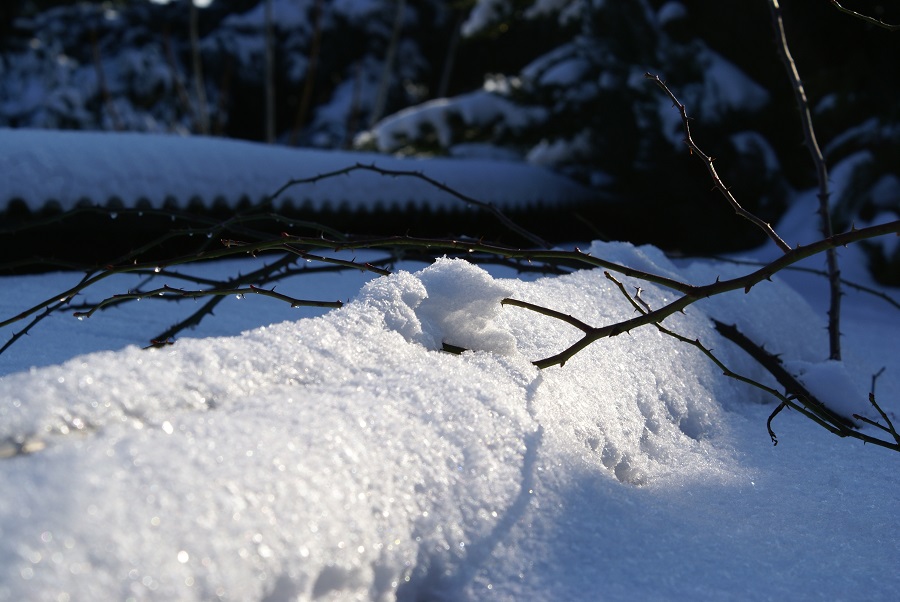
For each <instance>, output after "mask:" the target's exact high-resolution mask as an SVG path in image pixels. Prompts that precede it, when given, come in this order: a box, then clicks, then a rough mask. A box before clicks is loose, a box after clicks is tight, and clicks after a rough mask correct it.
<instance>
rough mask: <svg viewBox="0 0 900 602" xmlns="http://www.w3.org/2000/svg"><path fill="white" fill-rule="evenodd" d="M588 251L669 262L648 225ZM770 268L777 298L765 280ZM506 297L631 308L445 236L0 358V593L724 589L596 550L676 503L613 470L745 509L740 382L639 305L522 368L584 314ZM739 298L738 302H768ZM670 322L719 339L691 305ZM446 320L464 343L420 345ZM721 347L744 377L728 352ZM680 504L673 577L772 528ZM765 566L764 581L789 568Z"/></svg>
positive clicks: (796, 322)
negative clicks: (212, 320)
mask: <svg viewBox="0 0 900 602" xmlns="http://www.w3.org/2000/svg"><path fill="white" fill-rule="evenodd" d="M594 250H595V252H603V253H604V256H605V257H608V258H612V259H613V260H619V261H622V262H625V263H630V264H632V265H636V264H640V265H644V266H649V267H653V268H654V269H657V270H660V271H664V272H670V273H674V272H675V270H676V268H675V266H673V265H672V264H671V263H669V262H668V260H666V259H665V258H664V256H663V255H662V254H661V253H659V252H658V251H656V250H655V249H650V248H644V249H635V248H633V247H631V246H630V245H625V244H620V245H605V246H603V247H602V249H601V247H600V246H599V245H597V246H595V249H594ZM690 271H691V270H688V272H690ZM701 271H702V270H701ZM766 287H768V290H769V291H771V293H772V294H773V295H775V296H776V297H777V296H785V295H786V296H787V297H788V298H789V299H790V300H791V301H794V299H793V298H791V294H790V292H789V289H787V288H786V287H784V286H783V285H781V284H778V283H768V284H766V285H764V287H763V288H764V289H765V288H766ZM667 294H668V293H667V292H666V291H663V290H661V289H658V288H656V287H652V286H650V287H647V290H646V291H645V293H644V298H645V299H647V300H648V301H649V302H650V303H651V304H652V303H662V302H663V301H664V300H665V296H666V295H667ZM507 295H512V296H516V297H517V298H521V299H523V300H529V301H533V302H539V303H543V304H546V305H548V306H551V307H553V308H555V309H558V310H561V311H564V312H567V313H572V314H575V315H578V316H579V317H580V318H582V319H584V320H587V321H589V322H596V323H600V322H606V321H611V320H620V319H622V318H625V317H628V316H629V315H630V307H629V306H627V305H626V304H625V303H624V302H623V299H622V298H621V293H620V292H619V291H618V290H617V289H615V288H614V287H613V286H612V285H611V283H610V282H609V281H607V280H606V279H605V278H603V276H602V274H601V273H600V272H598V271H590V272H581V273H577V274H573V275H569V276H565V277H557V278H546V279H540V280H538V281H535V282H525V281H521V280H505V279H495V278H492V277H491V276H490V275H488V274H487V273H486V272H484V271H483V270H482V269H481V268H479V267H476V266H473V265H470V264H468V263H466V262H463V261H461V260H439V261H438V262H437V263H436V264H434V265H433V266H431V267H428V268H426V269H424V270H422V271H420V272H416V273H408V272H398V273H396V274H394V275H393V276H390V277H384V278H380V279H377V280H374V281H372V282H371V283H369V284H368V285H366V286H365V287H364V288H363V290H362V291H361V292H360V294H359V295H358V296H357V298H356V299H355V300H354V301H353V302H351V303H349V304H348V305H346V306H345V307H344V308H342V309H341V310H336V311H332V312H330V313H328V314H326V315H324V316H322V317H319V318H314V319H303V320H299V321H294V322H285V323H282V324H278V325H274V326H270V327H265V328H259V329H256V330H253V331H249V332H246V333H245V334H243V335H241V336H239V337H223V338H210V339H194V340H187V339H186V340H182V341H180V342H179V343H177V344H176V345H174V346H172V347H169V348H165V349H161V350H154V351H141V350H138V349H137V348H133V347H132V348H128V349H125V350H122V351H119V352H99V353H94V354H90V355H85V356H81V357H77V358H74V359H72V360H70V361H68V362H66V363H65V364H62V365H59V366H52V367H46V368H40V369H33V370H31V371H30V372H24V373H18V374H13V375H9V376H6V377H3V378H2V380H0V441H6V442H7V446H8V445H9V444H10V442H15V443H16V444H17V445H19V446H20V449H27V450H28V451H30V452H32V453H30V454H27V455H17V456H15V457H12V458H8V459H5V460H2V462H0V486H2V488H3V491H4V495H3V496H2V498H0V598H4V599H25V598H30V599H61V598H65V599H72V600H75V599H115V598H120V599H181V600H191V599H194V600H209V599H232V600H235V599H245V600H247V599H256V600H264V599H265V600H283V599H358V600H368V599H375V600H389V599H403V600H415V599H438V600H459V599H477V598H482V597H483V596H485V595H487V594H488V593H489V592H490V593H492V594H493V595H495V596H497V597H498V598H499V599H507V600H512V599H547V600H550V599H562V598H566V599H579V598H581V599H584V598H590V599H595V598H596V597H597V596H599V597H604V596H608V597H617V596H621V595H623V592H627V594H628V595H632V594H636V593H637V595H640V594H641V593H643V594H653V593H654V592H655V593H656V594H657V595H658V594H659V593H660V591H665V592H666V595H667V596H668V595H670V594H672V595H675V594H677V593H679V592H680V593H683V594H685V595H687V594H701V593H705V594H709V593H710V592H713V593H714V592H719V593H721V592H722V591H733V590H730V589H729V586H727V585H722V584H717V582H715V581H714V582H712V583H711V584H710V583H709V582H708V581H707V582H704V584H703V585H702V587H700V586H699V585H698V584H693V585H692V584H691V582H690V580H687V581H685V582H680V583H679V584H678V585H672V584H670V585H669V586H665V587H664V588H663V589H662V590H661V589H660V584H659V583H658V582H657V581H655V580H654V579H652V578H650V579H648V575H647V570H648V569H649V568H651V567H652V563H656V562H657V561H658V560H659V559H656V560H652V559H642V558H641V557H640V555H638V556H634V555H631V556H628V558H627V559H626V558H625V557H623V558H621V559H618V560H616V559H614V558H612V557H611V556H609V554H613V553H614V550H615V547H616V546H623V549H625V548H628V547H633V546H632V545H631V544H629V543H628V541H629V540H633V539H635V538H637V539H640V538H641V537H649V538H651V539H653V538H654V537H655V536H653V535H652V533H654V532H655V531H656V530H657V529H658V528H659V525H660V524H661V522H660V521H662V522H667V521H671V520H675V515H677V514H679V513H682V512H684V506H683V503H684V502H676V503H675V506H676V509H673V510H671V513H670V514H667V513H666V511H664V510H660V508H659V502H660V500H659V499H657V500H656V501H652V500H648V498H647V495H638V496H636V497H635V496H634V495H632V494H629V493H627V492H628V491H641V490H645V491H646V492H647V494H648V495H651V496H657V497H658V496H660V495H661V496H663V498H666V497H667V496H670V495H671V492H677V491H680V490H685V489H686V490H688V491H690V490H693V489H694V488H696V487H698V486H701V485H700V484H702V487H703V488H713V489H721V490H722V491H724V492H732V493H722V494H719V495H721V496H724V497H721V498H718V497H714V498H713V500H714V501H713V502H712V503H713V505H714V506H717V512H719V513H721V514H722V516H723V517H724V518H723V520H725V521H728V520H736V521H737V520H743V518H744V517H742V516H741V515H743V514H746V513H747V504H748V503H753V502H752V500H753V499H755V498H753V497H752V496H751V497H750V498H746V494H740V496H741V497H739V498H735V497H733V496H735V495H738V494H739V493H740V492H741V491H744V488H746V487H752V484H751V481H752V480H753V479H754V472H756V470H755V469H753V468H751V467H748V466H744V465H742V462H741V460H740V458H739V457H738V456H736V455H735V453H734V452H733V451H732V448H731V444H730V443H729V441H730V440H731V439H732V438H733V436H734V433H735V432H736V431H735V429H736V428H737V427H740V425H741V420H739V414H734V413H733V412H732V410H738V411H739V413H740V412H746V411H751V412H752V407H753V406H752V404H751V405H750V406H748V405H746V403H745V402H746V401H747V400H754V399H756V397H755V394H754V393H753V392H752V391H751V390H748V389H746V388H744V387H742V386H740V385H736V384H734V383H732V382H730V381H727V380H725V379H723V378H722V377H721V376H720V375H719V374H718V373H717V370H715V368H714V366H712V364H709V363H706V362H705V361H704V360H703V359H702V357H700V356H699V355H698V354H696V353H695V352H694V351H692V350H691V349H690V348H686V347H684V346H681V345H679V344H677V343H676V342H674V341H673V340H671V339H669V338H666V337H664V336H662V335H660V334H659V333H657V332H656V331H654V330H650V329H643V330H640V331H636V332H634V333H633V334H632V335H630V336H620V337H617V338H614V339H610V340H606V341H602V342H601V343H600V344H597V345H594V346H592V347H590V348H588V349H587V350H585V351H584V352H582V353H580V354H578V355H577V356H576V357H575V358H573V359H572V360H571V361H570V362H568V363H567V364H566V366H565V367H564V368H553V369H548V370H546V371H543V372H540V371H538V370H537V369H536V368H535V367H534V366H532V365H531V363H530V360H533V359H537V358H539V357H543V356H545V355H547V354H549V353H551V352H554V351H557V350H559V349H560V348H562V347H564V346H565V345H567V344H568V343H570V342H571V341H573V340H574V337H576V336H577V334H578V333H577V332H572V329H571V327H569V326H567V325H565V324H562V323H560V322H558V321H555V320H552V319H549V318H547V317H544V316H540V315H537V314H534V313H532V312H527V311H525V310H521V309H519V308H502V307H501V306H500V304H499V300H500V299H501V298H502V297H504V296H507ZM715 301H716V300H715V299H713V300H710V302H715ZM729 302H732V301H729ZM736 303H742V300H741V299H740V298H739V297H738V301H736ZM708 305H710V304H708ZM803 307H804V306H803V305H802V302H801V305H800V306H799V307H798V306H791V308H792V309H791V311H790V312H788V311H785V312H782V313H781V315H779V313H778V312H775V314H774V315H771V316H770V323H769V324H770V326H772V327H773V328H776V329H781V332H783V333H785V334H787V335H790V333H791V332H792V331H793V330H796V329H802V328H805V327H806V326H807V325H808V324H809V323H815V321H816V320H815V318H814V317H813V316H812V314H810V313H808V310H804V309H803ZM712 309H713V310H714V309H715V307H712ZM745 309H746V311H745V312H744V315H745V320H746V321H747V322H748V323H749V322H752V321H754V320H756V319H758V318H759V316H760V315H761V313H760V312H763V311H764V310H759V311H757V312H754V310H752V306H750V305H748V306H747V307H746V308H745ZM804 312H806V313H804ZM667 324H669V322H668V321H667ZM669 326H670V327H672V328H675V329H676V330H679V331H680V332H682V333H684V334H687V335H689V336H699V337H700V338H701V339H703V340H707V341H715V337H716V335H715V334H714V332H713V331H712V329H711V327H710V325H709V324H708V319H707V318H706V316H705V315H704V313H703V312H701V311H699V310H692V311H689V312H688V314H687V315H680V316H676V317H673V319H672V320H671V324H669ZM792 329H793V330H792ZM445 341H446V342H450V343H453V344H456V345H460V346H466V347H468V348H470V349H471V351H468V352H465V353H463V354H462V355H459V356H457V355H450V354H447V353H443V352H440V351H438V349H439V348H440V346H441V343H442V342H445ZM721 355H722V356H723V359H725V361H726V362H728V363H729V364H731V365H732V367H734V368H735V369H739V370H744V371H749V372H750V373H753V368H752V367H751V366H749V365H748V364H747V363H746V362H745V360H744V359H743V358H741V357H738V356H736V353H729V352H728V351H727V349H726V348H723V349H722V350H721ZM799 356H800V357H801V359H802V358H803V357H804V354H803V353H800V354H799ZM806 359H810V358H809V357H806ZM738 400H740V401H738ZM741 408H743V409H741ZM747 408H750V409H749V410H748V409H747ZM765 411H766V410H765V408H763V412H765ZM764 415H765V414H764V413H757V414H754V419H759V418H761V417H763V416H764ZM756 428H758V429H759V431H760V433H759V434H760V436H761V437H760V440H759V442H758V443H759V444H763V445H764V444H766V441H765V437H764V434H763V432H762V431H763V427H762V424H755V425H754V429H756ZM737 432H740V430H739V428H738V430H737ZM755 478H757V479H758V478H759V475H757V476H756V477H755ZM635 487H638V489H636V490H635V489H634V488H635ZM654 492H655V493H654ZM667 492H670V493H667ZM673 499H678V495H675V498H673ZM719 499H721V500H722V501H716V500H719ZM588 500H592V501H590V502H588ZM629 500H630V501H629ZM670 501H671V500H670ZM732 503H733V506H734V507H733V508H730V509H729V504H732ZM648 504H649V505H648ZM667 504H668V503H664V506H665V505H667ZM679 504H682V506H681V510H678V509H677V507H678V505H679ZM719 504H722V505H721V506H719ZM651 509H652V510H651ZM672 513H674V514H672ZM612 517H615V518H614V519H613V518H612ZM769 519H770V517H769V515H768V514H766V516H765V517H763V518H762V519H760V518H759V517H757V518H756V519H752V518H751V519H750V520H752V521H754V524H758V522H759V521H760V520H769ZM692 522H693V519H688V520H686V521H685V522H684V526H683V527H680V528H677V529H675V531H677V532H680V533H682V536H683V540H682V544H681V545H679V546H673V545H672V543H671V542H668V543H667V542H666V541H661V540H660V541H658V544H659V548H658V554H659V555H661V557H665V558H669V560H668V561H666V562H670V561H671V562H672V563H673V564H672V566H671V567H670V568H669V569H667V570H668V571H669V573H667V574H671V571H675V572H676V573H679V574H682V573H684V572H685V571H688V572H689V571H691V570H696V568H689V567H696V564H698V563H699V564H702V563H703V562H705V561H709V562H710V563H724V564H725V566H726V567H727V566H736V565H738V564H740V563H741V562H747V561H748V556H747V555H746V554H743V553H742V552H741V547H742V546H743V545H753V546H763V545H768V544H767V543H765V542H758V541H757V540H756V539H755V537H754V536H752V534H750V535H748V534H745V535H744V536H741V535H733V539H732V540H725V541H722V544H721V545H722V547H721V548H719V549H709V548H708V542H707V541H706V540H705V539H702V538H698V535H697V533H696V527H692V526H691V525H692ZM704 537H705V536H704ZM748 537H749V541H750V543H748ZM586 538H587V539H586ZM591 541H593V542H594V543H591ZM866 545H875V546H881V547H884V546H885V545H888V546H890V545H894V544H888V543H887V542H886V541H885V540H884V538H880V539H877V540H875V541H874V542H873V541H867V543H866ZM682 546H684V547H686V548H687V549H689V550H691V554H693V556H692V557H691V558H690V561H689V562H690V564H685V563H686V562H688V560H686V559H685V558H679V557H680V555H681V553H680V548H681V547H682ZM884 549H887V548H884ZM576 550H580V551H578V552H577V554H576V555H575V556H573V553H575V551H576ZM784 554H788V555H790V554H791V552H790V550H787V551H785V552H783V553H782V554H781V556H783V555H784ZM848 554H849V552H848ZM697 555H699V557H698V556H697ZM723 556H724V557H731V556H733V558H725V559H723V558H722V557H723ZM775 556H776V557H781V556H780V555H779V552H777V551H776V553H775ZM602 558H606V560H601V559H602ZM704 559H706V560H704ZM886 561H887V562H888V563H889V564H890V563H891V561H890V560H887V559H886ZM872 562H874V564H875V565H876V567H875V570H877V569H878V568H879V567H881V568H883V566H884V562H879V561H878V560H873V559H871V558H869V559H867V560H866V563H872ZM647 563H651V565H648V564H647ZM745 569H746V570H745V572H746V573H748V574H752V575H756V574H759V573H760V572H763V571H766V570H767V568H766V566H765V563H762V564H759V563H751V566H750V568H746V567H745ZM815 576H816V578H817V579H818V578H820V577H821V578H824V579H825V582H824V583H826V585H822V587H830V586H831V585H833V579H832V581H829V580H828V579H827V578H825V577H824V576H823V575H822V574H820V573H818V572H816V573H815ZM829 576H830V574H829ZM751 578H752V576H751ZM828 584H831V585H828ZM698 587H699V589H698ZM766 587H767V588H768V589H766V591H767V592H770V593H771V592H780V591H783V588H784V587H785V582H782V581H779V580H778V579H775V580H774V581H773V582H771V583H769V584H768V585H767V586H766ZM710 588H711V589H710ZM66 596H68V598H66Z"/></svg>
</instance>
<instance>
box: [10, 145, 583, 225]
mask: <svg viewBox="0 0 900 602" xmlns="http://www.w3.org/2000/svg"><path fill="white" fill-rule="evenodd" d="M357 163H361V164H365V165H375V166H377V167H379V168H382V169H388V170H400V171H420V170H422V169H423V168H424V166H425V165H427V166H428V173H429V175H430V176H431V177H432V178H434V179H436V180H438V181H441V182H444V183H445V184H447V185H449V186H451V187H453V188H455V189H457V190H458V191H459V192H462V193H464V194H466V193H469V192H472V193H474V192H480V191H485V190H489V191H490V192H489V195H488V196H487V197H484V200H485V201H486V202H492V203H495V204H496V205H498V206H509V205H515V206H520V205H525V206H527V205H529V204H533V203H537V202H546V203H556V202H565V201H567V200H571V201H577V200H585V199H589V198H592V195H593V193H592V192H591V191H589V190H588V189H586V188H584V187H582V186H580V185H578V184H577V183H575V182H572V181H570V180H568V179H566V178H564V177H562V176H559V175H556V174H554V173H553V172H551V171H549V170H546V169H543V168H541V167H536V166H527V165H522V164H520V163H513V162H510V161H486V160H483V159H482V160H479V161H466V160H463V159H454V160H449V159H445V160H440V159H434V160H431V161H429V162H428V163H427V164H426V163H422V162H420V161H415V160H412V159H397V158H393V157H386V156H383V155H376V154H369V153H361V152H340V151H331V152H323V151H313V150H309V149H291V148H286V147H279V146H271V145H264V144H259V143H252V142H242V141H234V140H223V139H216V138H208V137H202V136H191V137H181V136H173V135H162V134H137V133H111V132H67V131H62V132H61V131H51V130H15V129H0V174H3V184H2V185H0V210H2V209H5V208H6V204H7V203H8V202H9V201H10V200H12V199H19V200H23V201H25V202H26V204H27V205H29V206H30V207H31V208H32V209H34V210H38V209H40V208H41V207H43V206H44V205H45V204H46V203H47V202H49V201H55V202H56V203H58V204H59V207H60V208H61V209H63V210H66V209H71V208H73V207H75V206H76V205H77V204H78V203H79V202H81V201H82V200H84V199H87V200H89V201H91V202H92V203H93V204H99V205H106V204H107V203H108V202H109V201H110V200H112V199H115V200H117V201H118V202H119V203H121V204H122V205H124V206H125V207H134V206H136V205H137V204H138V202H139V201H141V200H146V201H149V202H150V203H151V204H152V205H153V206H155V207H161V206H163V204H164V203H166V202H167V201H174V202H175V203H176V205H177V206H180V207H185V206H187V205H188V204H189V203H190V202H191V201H192V200H193V199H195V198H199V199H201V200H203V201H204V202H206V203H207V204H208V205H209V204H212V202H213V201H215V200H217V199H222V200H225V201H226V202H228V203H229V204H231V205H235V204H237V203H238V201H240V200H241V199H242V198H249V199H250V200H253V201H257V200H261V199H263V198H265V197H267V196H268V195H270V194H272V193H273V192H275V191H276V190H278V189H279V188H280V187H281V186H282V185H283V184H285V183H286V182H288V181H289V180H291V179H294V178H298V179H302V178H312V177H315V176H317V175H320V174H323V173H328V172H332V171H336V170H340V169H344V168H347V167H352V166H353V165H355V164H357ZM223 166H228V167H227V169H223ZM491 182H495V183H497V182H502V183H503V185H502V186H490V185H489V184H490V183H491ZM287 199H292V200H294V201H298V202H304V201H310V202H311V204H312V207H313V208H320V207H322V206H324V205H325V204H332V205H335V206H336V205H338V204H340V203H348V204H349V205H350V206H351V207H360V208H367V207H372V206H374V205H375V204H377V203H382V204H389V203H391V204H401V205H406V204H407V203H408V202H411V203H413V204H414V205H417V206H422V205H423V204H427V205H429V206H430V207H432V208H459V207H460V201H459V200H458V199H455V198H454V197H452V196H450V195H449V194H446V193H443V192H441V191H439V190H437V189H435V188H434V187H433V186H431V185H429V184H427V183H425V182H422V181H415V180H412V179H409V178H386V177H383V176H380V175H377V174H375V173H371V172H368V173H367V172H362V171H360V172H356V173H353V174H350V175H348V176H343V177H340V178H331V179H327V180H323V181H320V182H318V183H316V184H315V185H309V186H304V187H295V188H294V189H293V190H290V191H288V192H287V193H285V195H284V196H283V197H282V199H281V201H282V202H283V201H284V200H287ZM298 204H299V203H298ZM280 205H281V202H279V203H276V206H280Z"/></svg>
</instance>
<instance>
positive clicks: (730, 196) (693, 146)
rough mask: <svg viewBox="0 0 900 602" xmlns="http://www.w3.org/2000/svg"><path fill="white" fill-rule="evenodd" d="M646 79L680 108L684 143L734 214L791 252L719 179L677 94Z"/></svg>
mask: <svg viewBox="0 0 900 602" xmlns="http://www.w3.org/2000/svg"><path fill="white" fill-rule="evenodd" d="M644 77H645V78H647V79H650V80H653V81H654V82H656V84H657V85H658V86H659V87H660V88H662V89H663V91H664V92H665V93H666V94H667V95H668V97H669V98H670V99H671V100H672V102H673V103H674V105H675V107H677V108H678V111H679V112H680V113H681V122H682V124H683V125H684V136H685V138H684V143H685V144H687V146H688V148H689V149H691V153H693V154H696V155H697V156H698V157H699V158H700V159H702V160H703V162H704V163H705V164H706V169H707V171H709V175H710V176H711V177H712V179H713V182H715V185H716V188H717V189H718V190H719V192H721V193H722V196H724V197H725V199H726V200H727V201H728V203H729V204H730V205H731V208H732V209H734V212H735V213H737V214H738V215H739V216H740V217H742V218H744V219H746V220H749V221H750V222H752V223H753V224H754V225H756V226H757V227H758V228H759V229H760V230H762V231H763V232H765V233H766V236H768V237H769V238H770V239H772V241H773V242H774V243H775V244H776V245H778V248H779V249H781V250H782V251H784V252H785V253H788V252H790V250H791V246H790V245H789V244H787V243H786V242H784V240H782V239H781V237H780V236H778V234H777V233H776V232H775V230H774V229H773V228H772V225H771V224H769V223H766V222H765V221H763V220H761V219H760V218H758V217H756V216H755V215H753V214H752V213H750V212H749V211H747V210H746V209H744V208H743V207H742V206H741V204H740V203H738V201H737V199H736V198H734V195H733V194H731V191H730V190H728V187H726V186H725V184H724V183H723V182H722V178H720V177H719V174H718V172H717V171H716V168H715V166H713V159H712V157H710V156H709V155H707V154H706V153H704V152H703V151H702V150H700V147H698V146H697V145H696V144H695V143H694V140H693V138H691V126H690V123H689V122H688V116H687V110H686V109H685V108H684V105H683V104H681V102H679V101H678V99H677V98H676V97H675V94H673V93H672V91H671V90H670V89H669V87H668V86H667V85H666V84H665V82H663V81H662V80H661V79H660V78H659V76H658V75H654V74H653V73H645V74H644Z"/></svg>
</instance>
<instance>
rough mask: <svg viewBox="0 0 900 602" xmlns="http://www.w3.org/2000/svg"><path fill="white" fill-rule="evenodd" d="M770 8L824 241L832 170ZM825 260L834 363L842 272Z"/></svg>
mask: <svg viewBox="0 0 900 602" xmlns="http://www.w3.org/2000/svg"><path fill="white" fill-rule="evenodd" d="M769 9H770V12H771V14H772V28H773V29H774V30H775V34H776V36H777V37H778V54H779V55H780V56H781V60H782V62H783V63H784V67H785V70H786V71H787V74H788V79H790V81H791V87H792V88H793V90H794V98H795V100H796V101H797V108H798V109H799V110H800V122H801V124H802V126H803V140H804V142H805V143H806V148H807V149H809V154H810V157H812V161H813V165H815V168H816V178H817V179H818V182H819V193H818V197H819V218H820V219H821V222H820V224H821V232H822V237H823V238H828V237H829V236H831V235H832V233H833V230H832V227H831V209H830V204H829V202H828V199H829V197H830V196H831V191H830V190H829V186H828V169H827V168H826V167H825V159H824V157H822V151H821V149H820V148H819V143H818V142H817V141H816V132H815V130H814V129H813V124H812V115H811V114H810V112H809V101H808V100H807V98H806V91H805V90H804V89H803V82H802V81H801V79H800V73H799V72H798V71H797V64H796V63H795V62H794V57H792V56H791V50H790V48H789V47H788V42H787V36H786V35H785V32H784V21H783V19H782V18H781V7H780V6H779V4H778V0H769ZM825 261H826V264H827V266H828V283H829V289H830V290H829V292H830V302H829V306H828V349H829V357H830V358H831V359H833V360H839V359H841V270H840V269H839V268H838V260H837V251H836V250H835V249H828V250H826V251H825Z"/></svg>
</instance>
